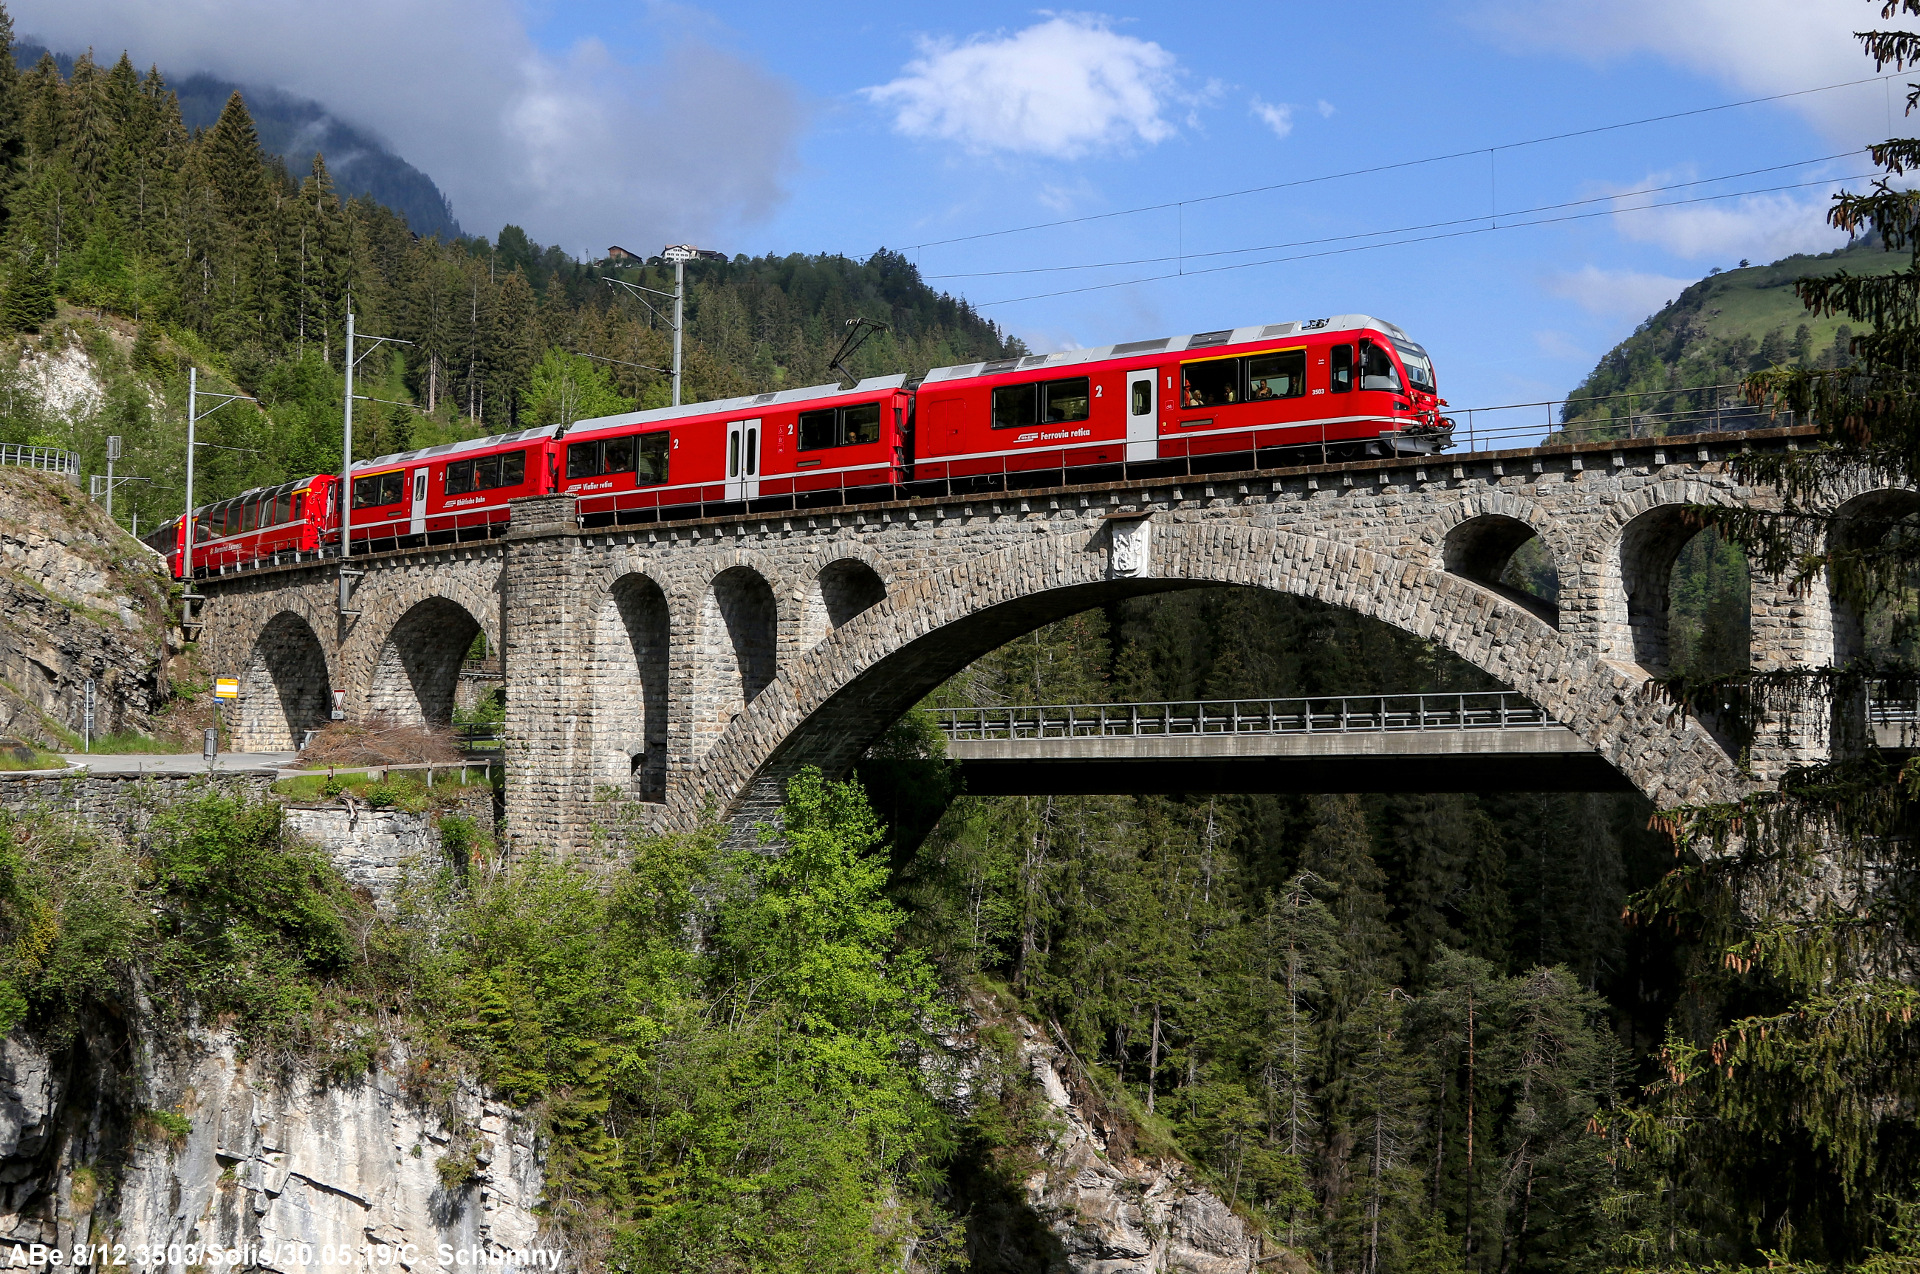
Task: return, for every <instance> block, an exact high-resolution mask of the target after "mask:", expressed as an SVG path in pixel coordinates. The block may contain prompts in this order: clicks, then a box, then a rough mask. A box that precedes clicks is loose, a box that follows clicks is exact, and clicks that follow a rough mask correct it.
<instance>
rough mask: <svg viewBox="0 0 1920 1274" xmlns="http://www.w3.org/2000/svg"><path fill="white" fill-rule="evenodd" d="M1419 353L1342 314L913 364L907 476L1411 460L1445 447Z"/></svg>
mask: <svg viewBox="0 0 1920 1274" xmlns="http://www.w3.org/2000/svg"><path fill="white" fill-rule="evenodd" d="M1443 406H1445V403H1444V402H1443V401H1442V400H1441V399H1440V398H1439V391H1438V387H1437V385H1436V384H1435V381H1434V375H1433V364H1432V361H1431V360H1430V359H1429V358H1428V357H1427V354H1426V351H1425V350H1423V349H1422V348H1421V347H1420V346H1418V345H1416V344H1415V343H1414V342H1413V341H1412V340H1411V339H1410V338H1409V337H1408V336H1407V334H1406V333H1405V332H1403V331H1402V330H1401V329H1400V328H1398V327H1396V326H1394V325H1393V324H1391V323H1388V322H1385V321H1384V320H1381V319H1376V318H1372V317H1369V316H1366V315H1342V316H1340V317H1338V318H1330V319H1314V320H1311V321H1308V322H1305V323H1276V324H1271V325H1269V326H1266V327H1248V328H1232V329H1228V330H1224V331H1218V332H1202V333H1198V334H1196V335H1191V336H1180V337H1167V338H1163V339H1161V340H1155V341H1132V342H1128V343H1125V344H1120V345H1109V346H1103V347H1100V348H1096V349H1086V350H1072V351H1068V352H1065V353H1059V354H1039V355H1033V356H1031V357H1027V358H1018V359H1003V360H1000V361H997V362H988V363H970V364H966V365H963V366H959V367H943V368H938V369H936V370H934V371H932V372H929V373H928V375H927V377H926V379H925V381H923V382H922V383H921V384H920V386H919V387H918V389H917V391H916V393H915V415H916V426H915V430H914V439H913V474H912V477H913V481H914V483H915V484H916V485H918V484H921V483H925V482H941V483H946V484H953V485H958V486H960V487H962V488H963V489H964V488H965V487H967V486H969V485H971V486H976V487H989V486H996V485H1002V484H1006V483H1015V484H1017V483H1020V482H1022V481H1027V482H1031V481H1033V480H1044V475H1045V474H1046V473H1049V472H1056V473H1061V474H1063V475H1064V473H1065V472H1067V471H1072V470H1089V469H1100V468H1103V467H1108V466H1112V467H1114V468H1115V470H1116V472H1117V468H1118V466H1119V465H1120V464H1122V463H1127V464H1129V465H1136V466H1137V465H1142V464H1145V465H1148V466H1149V468H1151V466H1152V463H1153V462H1156V461H1179V462H1181V463H1182V464H1183V465H1192V464H1193V462H1194V460H1195V459H1196V458H1203V461H1204V462H1203V465H1202V467H1206V468H1222V467H1248V468H1252V467H1257V466H1258V465H1261V464H1270V463H1278V462H1284V461H1287V460H1290V459H1308V458H1315V459H1317V458H1319V457H1320V456H1323V455H1324V456H1326V457H1327V458H1332V459H1339V458H1354V457H1358V456H1366V455H1394V454H1405V453H1416V454H1425V453H1427V452H1431V451H1433V450H1436V449H1438V448H1439V447H1440V446H1442V445H1444V444H1445V441H1446V438H1447V433H1448V431H1449V430H1450V428H1451V426H1452V422H1451V421H1448V420H1446V419H1445V418H1444V417H1442V416H1441V415H1440V414H1439V412H1440V408H1441V407H1443Z"/></svg>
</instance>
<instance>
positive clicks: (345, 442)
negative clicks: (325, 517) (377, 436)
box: [334, 310, 353, 611]
mask: <svg viewBox="0 0 1920 1274" xmlns="http://www.w3.org/2000/svg"><path fill="white" fill-rule="evenodd" d="M346 369H347V411H346V417H345V423H344V424H343V425H342V426H341V429H340V491H339V494H337V495H336V496H334V499H335V500H336V501H337V502H338V504H339V508H340V609H341V610H343V611H344V610H347V609H349V607H350V606H351V605H352V600H353V599H352V598H351V597H350V596H349V595H348V590H349V589H350V587H351V584H350V582H349V579H348V576H347V559H348V558H350V557H352V556H353V311H352V310H348V311H347V357H346Z"/></svg>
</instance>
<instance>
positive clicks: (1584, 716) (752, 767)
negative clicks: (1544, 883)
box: [677, 522, 1748, 821]
mask: <svg viewBox="0 0 1920 1274" xmlns="http://www.w3.org/2000/svg"><path fill="white" fill-rule="evenodd" d="M1105 543H1106V540H1105V536H1104V535H1103V534H1102V532H1101V530H1100V529H1093V530H1091V531H1090V532H1089V533H1088V534H1086V535H1084V536H1081V537H1079V538H1078V540H1077V541H1073V540H1070V537H1068V536H1066V535H1058V536H1051V537H1047V538H1045V539H1036V540H1035V541H1033V542H1029V543H1026V544H1022V545H1018V546H1016V547H1011V548H1006V549H1002V550H1000V551H998V552H995V553H992V554H989V555H986V556H984V557H981V558H977V559H974V560H972V561H969V562H965V563H959V564H956V565H954V566H952V567H949V568H948V569H946V570H944V571H941V572H937V573H935V574H933V575H931V576H928V577H926V578H923V579H920V580H916V581H913V582H912V583H910V584H908V585H906V586H904V587H902V588H900V589H899V590H897V591H896V592H895V593H893V594H892V595H890V596H889V597H888V598H887V599H886V600H885V601H884V602H882V603H880V604H879V605H877V606H875V607H873V608H872V609H871V610H869V611H867V612H865V613H863V614H862V615H860V616H859V617H858V618H856V619H854V620H852V621H850V622H848V623H847V624H845V625H843V626H842V627H841V628H839V629H836V630H835V631H834V632H833V633H832V634H831V635H830V636H829V637H828V638H827V639H826V640H824V641H822V642H821V643H820V644H819V645H818V646H817V647H815V648H814V649H813V650H810V651H808V652H806V653H805V654H804V655H802V656H801V657H800V658H798V659H797V660H796V661H794V663H793V664H792V665H791V666H790V667H788V668H785V669H782V671H781V674H780V676H779V677H778V678H777V679H776V681H775V682H774V684H773V685H771V686H770V687H769V688H768V690H767V691H766V692H765V693H764V694H762V695H761V696H760V698H759V699H758V700H756V701H755V702H754V703H753V704H752V705H751V707H750V708H749V709H748V711H747V712H746V713H745V714H744V715H743V716H742V718H741V719H740V720H738V721H736V722H734V723H733V725H732V726H731V727H730V728H729V729H728V730H727V731H726V733H725V735H724V736H723V737H722V738H721V739H720V740H718V742H716V743H715V745H714V746H713V747H712V748H711V749H710V750H709V752H708V759H707V763H706V765H705V766H703V773H702V776H701V779H700V782H699V784H698V786H697V788H696V786H695V785H692V784H690V785H689V786H688V788H687V789H686V790H685V792H684V793H681V794H678V799H679V800H680V802H681V806H680V808H679V809H678V812H677V816H678V817H681V818H686V819H691V818H693V817H697V810H698V808H699V807H700V805H701V804H702V803H704V801H705V800H706V799H708V798H709V797H711V798H715V799H718V800H719V801H720V803H721V804H722V806H723V807H726V806H729V805H731V806H732V808H733V810H734V813H735V817H736V819H737V820H741V821H750V820H751V819H754V818H764V817H765V816H767V814H768V813H770V811H771V807H772V806H773V805H775V804H777V801H778V799H779V791H780V787H781V785H782V784H783V783H784V781H785V778H786V777H787V776H788V775H789V774H790V773H791V772H793V771H795V770H797V769H798V768H799V767H800V766H802V765H807V764H814V765H819V766H820V767H821V768H822V769H823V770H826V771H827V772H829V773H840V772H844V771H845V770H846V769H847V768H849V767H850V766H851V765H852V763H853V762H854V760H855V759H857V758H858V756H859V755H860V753H861V752H863V751H864V750H865V748H866V747H868V746H869V745H870V744H871V742H872V740H873V739H875V738H877V737H878V736H879V734H880V733H881V732H882V731H884V730H885V728H886V727H887V725H889V724H890V723H891V722H892V721H893V720H894V719H896V718H897V716H898V715H899V714H900V713H901V712H903V711H905V710H906V709H907V708H908V707H910V706H911V705H912V704H913V703H914V702H915V701H917V700H918V699H919V698H920V697H922V696H923V695H924V694H925V693H926V692H927V691H928V690H930V689H931V688H932V687H933V686H935V685H938V684H939V683H940V682H941V681H942V680H944V679H945V678H946V677H947V676H949V675H951V674H952V673H953V672H955V671H957V670H958V669H959V668H960V667H962V666H964V664H965V663H966V662H967V661H968V660H970V659H972V658H975V657H977V656H978V655H979V654H981V653H984V652H985V651H987V650H991V649H993V648H994V647H995V646H998V645H1000V644H1002V643H1004V642H1005V641H1007V640H1008V639H1010V638H1012V637H1014V636H1017V635H1018V634H1020V633H1022V632H1026V631H1029V630H1031V629H1032V628H1034V627H1037V626H1038V625H1040V624H1043V623H1047V622H1050V621H1051V620H1054V619H1058V618H1061V617H1063V616H1065V615H1068V614H1072V613H1074V612H1076V611H1079V610H1084V609H1088V608H1090V607H1094V606H1099V605H1103V604H1105V603H1108V602H1111V601H1116V600H1119V599H1122V598H1125V597H1131V596H1140V595H1144V594H1147V593H1153V592H1162V591H1170V590H1174V589H1183V588H1198V587H1212V586H1216V585H1222V584H1239V585H1247V586H1251V587H1257V588H1266V589H1271V590H1273V591H1276V592H1283V593H1290V594H1294V595H1298V596H1303V597H1310V598H1313V599H1315V600H1319V601H1323V602H1326V603H1328V604H1331V605H1336V606H1341V607H1345V608H1347V609H1349V610H1353V611H1355V612H1358V613H1360V614H1364V615H1368V616H1370V617H1372V618H1375V619H1378V620H1381V621H1382V622H1384V623H1387V624H1390V625H1392V626H1394V627H1396V628H1400V629H1403V630H1405V631H1407V632H1411V633H1413V634H1414V635H1416V636H1419V637H1422V638H1427V639H1430V640H1433V641H1435V642H1437V643H1438V644H1440V645H1442V646H1444V647H1446V648H1447V649H1449V650H1451V651H1452V652H1453V653H1455V654H1457V655H1460V656H1461V657H1462V658H1464V659H1466V660H1467V661H1468V662H1470V663H1473V664H1475V665H1476V666H1478V667H1480V668H1481V669H1483V670H1484V671H1486V672H1488V673H1489V674H1491V675H1492V676H1494V677H1495V678H1497V679H1498V680H1500V681H1502V682H1504V683H1505V684H1507V685H1510V686H1512V687H1513V688H1514V689H1516V690H1518V691H1520V692H1521V693H1523V694H1526V695H1527V696H1528V697H1529V698H1531V699H1533V700H1534V701H1535V702H1537V703H1539V704H1540V705H1541V706H1542V707H1543V708H1545V709H1546V710H1547V711H1548V713H1550V714H1551V715H1552V716H1553V717H1554V719H1556V720H1558V721H1560V722H1561V723H1562V724H1564V725H1566V726H1567V727H1568V728H1569V729H1571V730H1572V731H1573V732H1574V733H1575V734H1576V735H1577V736H1578V737H1580V738H1581V739H1583V740H1585V741H1586V742H1588V743H1589V744H1591V745H1592V746H1593V747H1594V748H1595V750H1596V751H1597V752H1598V753H1599V754H1600V755H1601V756H1602V757H1603V758H1605V759H1606V760H1607V761H1608V762H1609V763H1610V764H1612V765H1613V766H1614V767H1615V768H1616V769H1618V770H1619V771H1620V772H1621V773H1622V774H1623V775H1624V776H1625V777H1626V778H1627V779H1628V780H1629V781H1631V782H1632V783H1633V784H1634V785H1635V786H1636V787H1638V788H1639V789H1640V790H1641V791H1642V792H1643V793H1645V794H1646V795H1647V796H1649V797H1650V798H1651V799H1653V800H1654V801H1655V802H1656V803H1663V804H1670V803H1676V802H1682V801H1700V800H1709V799H1726V798H1728V797H1731V796H1734V795H1737V794H1739V793H1741V792H1743V791H1745V790H1746V789H1747V787H1748V782H1747V780H1745V779H1744V778H1743V777H1742V776H1741V774H1740V772H1739V770H1738V769H1737V768H1736V766H1735V765H1734V763H1733V761H1732V759H1731V758H1730V757H1729V756H1728V755H1727V753H1726V752H1725V750H1724V749H1723V748H1722V747H1721V746H1720V745H1719V744H1718V743H1717V742H1716V741H1715V740H1714V738H1713V737H1712V736H1711V734H1710V733H1709V732H1708V731H1706V730H1705V729H1704V728H1702V727H1701V726H1700V724H1699V723H1698V722H1697V721H1696V720H1694V719H1693V718H1691V717H1690V716H1688V714H1686V713H1684V712H1681V711H1679V710H1678V709H1677V708H1675V707H1674V706H1673V705H1671V704H1668V703H1666V702H1664V701H1662V700H1660V699H1658V698H1656V697H1652V696H1647V695H1644V694H1642V693H1641V681H1640V679H1639V678H1638V677H1635V676H1632V675H1631V674H1630V673H1628V672H1626V671H1623V670H1620V669H1616V668H1613V667H1610V666H1608V665H1607V664H1606V663H1604V662H1602V661H1601V660H1599V659H1598V658H1597V657H1596V656H1595V654H1594V653H1593V652H1592V651H1591V650H1590V649H1589V648H1587V647H1585V646H1584V645H1582V644H1579V643H1576V642H1573V641H1571V640H1569V639H1567V638H1565V637H1563V636H1562V635H1561V634H1560V633H1558V632H1557V631H1555V630H1554V629H1553V628H1552V627H1551V626H1550V625H1548V624H1546V623H1544V622H1543V621H1541V620H1540V619H1539V618H1537V617H1536V616H1534V615H1532V614H1529V613H1528V612H1527V611H1526V610H1524V609H1522V608H1521V607H1519V606H1517V605H1515V604H1513V603H1511V602H1509V601H1507V600H1506V599H1505V598H1503V597H1500V596H1498V595H1496V594H1494V593H1492V592H1490V591H1488V590H1486V589H1484V588H1482V587H1480V586H1478V585H1475V584H1470V583H1468V582H1466V581H1464V580H1462V579H1459V578H1457V577H1454V576H1452V575H1449V574H1448V573H1446V572H1444V571H1439V570H1434V569H1431V568H1423V567H1418V566H1409V565H1408V564H1407V563H1406V561H1405V559H1404V558H1399V557H1395V556H1393V555H1391V554H1387V553H1379V552H1374V551H1372V550H1367V549H1360V548H1355V547H1352V546H1347V545H1336V544H1333V543H1330V542H1328V541H1325V540H1322V539H1319V538H1317V537H1310V536H1303V535H1297V534H1289V533H1286V532H1281V531H1274V530H1267V529H1260V530H1252V529H1249V528H1246V527H1244V526H1241V527H1227V526H1221V525H1217V524H1215V525H1208V524H1205V523H1182V522H1170V523H1165V524H1156V529H1155V538H1154V541H1153V545H1154V547H1153V558H1154V560H1153V563H1152V572H1153V573H1152V575H1151V576H1146V577H1133V578H1116V577H1114V576H1113V575H1112V574H1111V573H1110V571H1109V569H1108V564H1107V554H1106V553H1105V552H1104V551H1103V550H1104V546H1105Z"/></svg>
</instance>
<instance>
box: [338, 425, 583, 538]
mask: <svg viewBox="0 0 1920 1274" xmlns="http://www.w3.org/2000/svg"><path fill="white" fill-rule="evenodd" d="M554 432H555V427H554V426H552V425H543V426H541V427H540V428H537V429H521V430H517V431H515V432H513V433H508V434H495V435H494V436H492V437H490V438H472V439H468V440H467V441H465V442H449V443H442V444H441V445H440V446H437V447H426V448H422V449H421V450H419V451H402V452H395V453H394V454H392V455H386V456H379V457H377V458H375V459H373V460H364V461H361V462H359V463H358V464H355V465H354V466H353V497H352V500H351V502H350V505H349V513H350V517H349V525H350V526H351V528H352V532H353V543H354V551H355V552H360V551H363V550H362V547H361V546H363V545H365V546H367V547H369V548H372V547H377V546H384V545H389V544H397V545H408V546H410V545H416V544H427V543H434V544H440V543H447V542H450V541H453V540H461V539H471V538H478V537H484V536H487V535H492V534H495V533H497V531H498V529H499V528H501V527H503V526H505V525H506V523H507V522H508V520H509V518H510V516H511V514H510V511H509V510H508V507H507V501H509V500H516V499H519V498H520V497H521V496H528V495H544V494H546V493H548V492H550V491H552V490H553V483H554V476H555V474H554V456H553V448H552V445H551V443H552V439H553V435H554ZM331 539H332V542H333V543H335V544H338V543H339V540H340V532H339V527H338V524H337V523H336V524H335V525H334V527H333V529H332V535H331Z"/></svg>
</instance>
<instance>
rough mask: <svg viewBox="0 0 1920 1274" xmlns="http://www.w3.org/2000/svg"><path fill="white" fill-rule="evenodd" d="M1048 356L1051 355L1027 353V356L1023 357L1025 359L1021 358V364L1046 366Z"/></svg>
mask: <svg viewBox="0 0 1920 1274" xmlns="http://www.w3.org/2000/svg"><path fill="white" fill-rule="evenodd" d="M1048 357H1049V356H1048V355H1046V354H1029V355H1027V357H1025V358H1023V359H1021V360H1020V366H1022V367H1045V366H1046V365H1047V358H1048Z"/></svg>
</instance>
